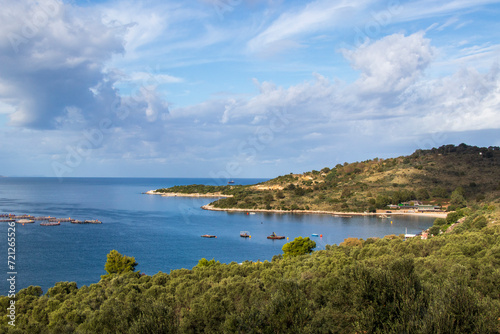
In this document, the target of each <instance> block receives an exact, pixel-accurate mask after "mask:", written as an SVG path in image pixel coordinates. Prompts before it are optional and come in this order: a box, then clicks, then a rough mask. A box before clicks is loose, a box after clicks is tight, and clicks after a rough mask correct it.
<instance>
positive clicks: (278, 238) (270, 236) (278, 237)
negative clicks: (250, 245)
mask: <svg viewBox="0 0 500 334" xmlns="http://www.w3.org/2000/svg"><path fill="white" fill-rule="evenodd" d="M267 238H268V239H273V240H280V239H285V237H284V236H282V235H277V234H276V233H274V232H273V234H271V235H269V236H268V237H267Z"/></svg>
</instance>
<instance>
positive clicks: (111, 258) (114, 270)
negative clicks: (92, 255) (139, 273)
mask: <svg viewBox="0 0 500 334" xmlns="http://www.w3.org/2000/svg"><path fill="white" fill-rule="evenodd" d="M107 258H108V260H107V261H106V264H105V265H104V269H105V270H106V272H107V273H108V274H107V275H103V276H101V278H104V277H107V276H111V275H112V274H119V275H120V274H123V273H126V272H133V271H134V270H135V267H136V266H137V262H135V258H134V257H129V256H125V255H122V254H120V253H118V251H117V250H114V249H113V250H112V251H111V252H109V254H108V255H107Z"/></svg>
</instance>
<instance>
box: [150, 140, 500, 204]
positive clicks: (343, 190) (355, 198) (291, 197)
mask: <svg viewBox="0 0 500 334" xmlns="http://www.w3.org/2000/svg"><path fill="white" fill-rule="evenodd" d="M157 191H159V192H181V193H182V192H184V193H189V192H201V193H206V192H218V193H221V194H227V195H233V197H230V198H224V199H220V200H218V201H216V202H214V203H212V205H213V206H215V207H216V208H240V209H268V210H271V209H273V210H324V211H351V212H365V211H375V210H376V209H383V208H386V207H387V205H389V204H398V203H401V202H405V201H412V200H419V201H423V202H424V203H428V204H435V205H444V206H448V205H450V204H451V208H450V209H451V210H453V209H456V208H461V207H465V206H466V205H467V203H469V204H472V203H481V202H484V201H486V202H487V201H491V200H494V199H495V198H498V197H499V196H500V149H499V148H498V147H488V148H484V147H483V148H480V147H475V146H468V145H465V144H460V145H458V146H454V145H446V146H442V147H439V148H433V149H430V150H417V151H416V152H415V153H413V154H412V155H410V156H402V157H398V158H392V159H378V158H375V159H372V160H367V161H362V162H353V163H347V162H346V163H344V164H338V165H336V166H335V167H333V168H330V167H325V168H323V169H321V170H319V171H317V170H313V171H310V172H306V173H303V174H288V175H283V176H279V177H277V178H275V179H272V180H269V181H267V182H264V183H261V184H258V185H253V186H231V185H227V186H201V185H194V186H177V187H175V188H165V189H159V190H157Z"/></svg>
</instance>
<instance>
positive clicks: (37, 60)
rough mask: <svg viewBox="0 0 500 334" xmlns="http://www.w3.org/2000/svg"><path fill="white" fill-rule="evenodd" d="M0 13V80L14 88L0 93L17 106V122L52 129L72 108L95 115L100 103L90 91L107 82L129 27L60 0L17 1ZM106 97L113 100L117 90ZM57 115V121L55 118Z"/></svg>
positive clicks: (13, 121) (14, 114)
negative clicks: (107, 72)
mask: <svg viewBox="0 0 500 334" xmlns="http://www.w3.org/2000/svg"><path fill="white" fill-rule="evenodd" d="M3 9H4V10H5V11H4V10H2V12H1V13H0V21H1V22H2V27H6V28H5V29H1V30H0V40H2V41H5V40H10V42H9V43H5V42H4V43H2V44H0V54H2V56H1V58H2V59H1V60H2V61H1V62H0V85H8V86H10V87H11V91H10V92H8V93H3V94H2V95H1V96H0V98H1V99H2V100H3V102H4V103H8V104H10V105H11V106H13V107H15V108H16V111H15V112H14V113H12V114H10V119H11V122H12V124H14V125H17V126H28V127H34V128H53V127H55V126H56V125H57V123H60V120H61V118H62V117H65V114H66V111H67V110H68V108H77V109H81V110H82V111H83V113H84V117H86V118H87V119H91V118H92V117H94V116H95V115H94V116H93V114H95V113H96V112H97V111H98V109H99V107H98V106H97V105H96V103H97V101H96V100H95V98H94V97H93V94H92V93H91V91H90V88H91V87H94V86H96V85H98V84H99V83H103V82H105V80H106V76H105V75H104V74H103V72H102V69H103V67H104V62H105V61H107V60H109V59H110V57H111V55H112V54H114V53H119V52H122V51H123V47H122V35H123V32H124V30H123V29H119V28H116V27H109V26H106V25H104V24H103V23H102V21H101V20H100V17H99V15H98V12H95V11H94V10H93V9H83V8H77V7H71V6H70V5H66V4H63V3H62V2H59V1H56V0H43V1H39V2H36V3H35V2H31V1H18V2H11V3H8V4H5V5H4V8H3ZM102 92H103V93H106V94H108V96H107V97H105V96H104V95H103V96H102V97H103V98H104V99H109V98H111V99H113V96H114V93H113V91H112V90H109V89H108V90H107V91H106V90H103V91H102ZM56 119H57V121H56Z"/></svg>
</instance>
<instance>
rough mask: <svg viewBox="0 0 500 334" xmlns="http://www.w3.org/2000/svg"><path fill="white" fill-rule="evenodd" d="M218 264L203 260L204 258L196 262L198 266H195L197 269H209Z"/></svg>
mask: <svg viewBox="0 0 500 334" xmlns="http://www.w3.org/2000/svg"><path fill="white" fill-rule="evenodd" d="M219 264H220V261H215V259H211V260H210V261H209V260H207V259H205V258H202V259H201V260H199V261H198V265H196V266H197V267H199V268H203V267H211V266H216V265H219Z"/></svg>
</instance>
